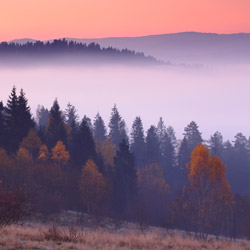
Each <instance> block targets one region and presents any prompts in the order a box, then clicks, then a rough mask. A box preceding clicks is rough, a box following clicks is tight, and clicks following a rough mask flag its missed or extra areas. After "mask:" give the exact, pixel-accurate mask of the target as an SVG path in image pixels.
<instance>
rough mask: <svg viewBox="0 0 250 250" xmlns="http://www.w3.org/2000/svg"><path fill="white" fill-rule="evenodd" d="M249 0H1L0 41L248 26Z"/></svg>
mask: <svg viewBox="0 0 250 250" xmlns="http://www.w3.org/2000/svg"><path fill="white" fill-rule="evenodd" d="M249 10H250V1H249V0H219V1H218V0H156V1H153V0H136V1H131V0H126V1H125V0H119V1H117V0H105V1H104V0H99V1H97V0H95V1H93V0H84V1H83V0H71V1H69V0H36V1H34V0H22V1H20V0H12V1H6V0H4V1H3V0H2V1H1V2H0V17H1V22H0V41H3V40H6V41H9V40H11V39H18V38H34V39H40V40H46V39H53V38H62V37H74V38H99V37H110V36H112V37H114V36H118V37H119V36H142V35H151V34H163V33H175V32H183V31H198V32H212V33H238V32H250V15H249Z"/></svg>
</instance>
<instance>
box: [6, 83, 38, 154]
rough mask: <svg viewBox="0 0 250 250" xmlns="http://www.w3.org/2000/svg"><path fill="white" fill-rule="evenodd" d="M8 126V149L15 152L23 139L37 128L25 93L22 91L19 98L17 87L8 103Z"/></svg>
mask: <svg viewBox="0 0 250 250" xmlns="http://www.w3.org/2000/svg"><path fill="white" fill-rule="evenodd" d="M6 124H7V128H8V132H7V135H8V144H7V149H8V150H9V151H10V152H14V151H16V150H17V149H18V147H19V143H20V142H21V140H22V139H23V137H25V136H26V135H27V134H28V132H29V130H30V129H31V128H34V126H35V123H34V121H33V119H32V116H31V113H30V107H29V106H28V100H27V98H26V97H25V93H24V92H23V90H21V91H20V95H19V97H17V94H16V88H15V86H14V87H13V89H12V91H11V94H10V96H9V99H8V102H7V107H6Z"/></svg>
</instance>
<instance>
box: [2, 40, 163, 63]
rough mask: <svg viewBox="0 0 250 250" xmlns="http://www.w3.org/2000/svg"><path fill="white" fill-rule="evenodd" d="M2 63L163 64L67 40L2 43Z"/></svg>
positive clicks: (136, 54)
mask: <svg viewBox="0 0 250 250" xmlns="http://www.w3.org/2000/svg"><path fill="white" fill-rule="evenodd" d="M0 63H1V64H2V65H3V64H7V65H8V64H9V63H14V64H19V63H22V64H23V63H24V64H26V63H32V64H33V63H50V64H51V63H55V64H82V63H83V64H86V63H88V64H89V63H94V64H95V63H119V64H126V63H129V64H131V63H132V64H143V65H145V64H146V65H147V64H149V65H152V64H156V65H157V64H163V62H160V61H158V60H157V59H155V58H154V57H151V56H145V55H144V53H141V52H135V51H134V50H128V49H116V48H112V47H106V48H101V46H100V45H99V44H98V43H90V44H88V45H87V44H86V43H82V42H76V41H67V40H66V39H60V40H53V41H52V42H49V41H48V42H42V41H36V42H30V41H27V42H26V43H15V42H11V43H7V42H2V43H0Z"/></svg>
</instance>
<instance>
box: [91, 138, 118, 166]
mask: <svg viewBox="0 0 250 250" xmlns="http://www.w3.org/2000/svg"><path fill="white" fill-rule="evenodd" d="M96 151H97V152H98V153H100V154H101V155H102V157H103V160H104V164H105V165H106V166H110V167H112V168H113V167H114V157H115V154H116V148H115V146H114V145H113V144H112V142H111V139H110V138H106V139H105V140H104V141H98V140H96Z"/></svg>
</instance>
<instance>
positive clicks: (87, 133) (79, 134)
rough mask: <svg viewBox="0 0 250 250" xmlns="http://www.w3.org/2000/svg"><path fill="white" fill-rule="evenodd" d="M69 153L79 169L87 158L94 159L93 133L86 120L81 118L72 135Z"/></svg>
mask: <svg viewBox="0 0 250 250" xmlns="http://www.w3.org/2000/svg"><path fill="white" fill-rule="evenodd" d="M70 155H71V160H72V161H73V163H74V164H75V166H76V167H77V169H79V170H81V168H82V166H83V165H85V163H86V162H87V160H89V159H92V160H95V159H96V151H95V143H94V139H93V135H92V132H91V130H90V128H89V125H88V123H87V122H86V120H82V122H81V124H80V127H79V130H78V131H76V132H75V133H74V134H73V135H72V144H71V147H70Z"/></svg>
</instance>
